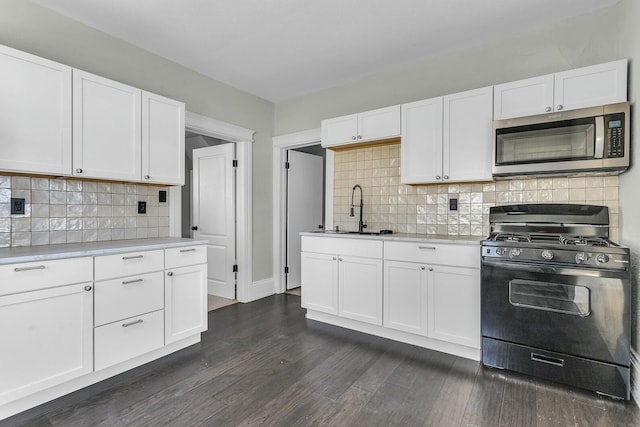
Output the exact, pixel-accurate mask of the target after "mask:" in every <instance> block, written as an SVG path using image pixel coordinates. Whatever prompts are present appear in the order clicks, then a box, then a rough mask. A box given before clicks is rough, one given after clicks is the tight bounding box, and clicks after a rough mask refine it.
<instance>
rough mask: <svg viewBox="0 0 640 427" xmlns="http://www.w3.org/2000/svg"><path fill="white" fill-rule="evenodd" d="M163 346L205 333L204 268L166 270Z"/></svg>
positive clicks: (205, 276) (195, 266) (205, 280)
mask: <svg viewBox="0 0 640 427" xmlns="http://www.w3.org/2000/svg"><path fill="white" fill-rule="evenodd" d="M164 298H165V302H164V307H165V320H164V321H165V328H164V329H165V331H164V332H165V344H169V343H172V342H175V341H179V340H181V339H183V338H187V337H190V336H192V335H194V334H198V333H200V332H202V331H206V330H207V265H206V264H201V265H193V266H190V267H180V268H173V269H171V270H168V271H167V273H166V274H165V279H164Z"/></svg>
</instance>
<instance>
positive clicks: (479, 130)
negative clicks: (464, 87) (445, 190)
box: [442, 87, 493, 182]
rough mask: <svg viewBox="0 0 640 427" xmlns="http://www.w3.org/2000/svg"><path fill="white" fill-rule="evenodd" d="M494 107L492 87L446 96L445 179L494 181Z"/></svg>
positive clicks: (443, 172)
mask: <svg viewBox="0 0 640 427" xmlns="http://www.w3.org/2000/svg"><path fill="white" fill-rule="evenodd" d="M492 107H493V88H492V87H485V88H481V89H475V90H470V91H466V92H462V93H457V94H454V95H447V96H445V97H444V132H443V144H442V147H443V148H442V152H443V153H442V165H443V166H442V169H443V170H442V174H443V175H442V178H443V180H444V182H452V181H458V182H460V181H486V180H491V178H492V175H491V162H492V156H491V149H492V144H491V142H492V141H491V139H492V126H493V121H492V119H491V116H492V109H493V108H492Z"/></svg>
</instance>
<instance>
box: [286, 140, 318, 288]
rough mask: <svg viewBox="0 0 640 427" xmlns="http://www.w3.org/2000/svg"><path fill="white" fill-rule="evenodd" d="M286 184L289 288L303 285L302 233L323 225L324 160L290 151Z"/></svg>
mask: <svg viewBox="0 0 640 427" xmlns="http://www.w3.org/2000/svg"><path fill="white" fill-rule="evenodd" d="M288 155H289V160H288V161H289V170H288V179H287V181H288V184H287V204H288V206H287V266H288V267H289V273H288V274H287V275H286V277H287V289H294V288H297V287H299V286H300V250H301V248H300V232H301V231H313V230H317V229H318V225H321V224H322V209H323V207H322V192H323V185H322V184H323V182H322V157H320V156H316V155H313V154H307V153H302V152H299V151H293V150H289V153H288Z"/></svg>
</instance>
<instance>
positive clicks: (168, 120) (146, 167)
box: [142, 91, 184, 185]
mask: <svg viewBox="0 0 640 427" xmlns="http://www.w3.org/2000/svg"><path fill="white" fill-rule="evenodd" d="M183 158H184V104H183V103H182V102H178V101H174V100H173V99H169V98H165V97H163V96H160V95H155V94H153V93H149V92H145V91H143V92H142V182H148V183H154V184H173V185H184V161H182V159H183Z"/></svg>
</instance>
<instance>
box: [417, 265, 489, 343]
mask: <svg viewBox="0 0 640 427" xmlns="http://www.w3.org/2000/svg"><path fill="white" fill-rule="evenodd" d="M478 256H479V255H478ZM431 268H432V269H433V270H432V271H429V273H430V274H429V276H430V277H429V280H428V281H427V288H428V294H427V301H428V309H427V311H428V313H429V320H428V322H427V325H428V336H429V337H431V338H435V339H439V340H443V341H447V342H451V343H454V344H460V345H464V346H468V347H475V348H480V270H478V269H475V268H464V267H451V266H444V265H435V266H433V267H431Z"/></svg>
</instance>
